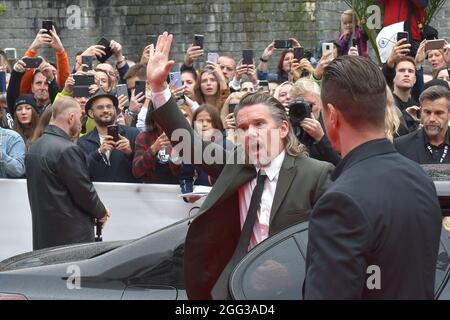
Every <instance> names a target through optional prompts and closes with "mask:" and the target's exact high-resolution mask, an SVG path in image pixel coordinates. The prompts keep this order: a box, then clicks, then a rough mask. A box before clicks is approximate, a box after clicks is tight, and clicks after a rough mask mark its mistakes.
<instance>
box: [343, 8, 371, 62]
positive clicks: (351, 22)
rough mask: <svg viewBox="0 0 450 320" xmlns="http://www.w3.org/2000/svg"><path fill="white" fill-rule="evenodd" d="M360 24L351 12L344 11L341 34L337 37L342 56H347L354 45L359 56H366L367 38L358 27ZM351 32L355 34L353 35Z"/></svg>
mask: <svg viewBox="0 0 450 320" xmlns="http://www.w3.org/2000/svg"><path fill="white" fill-rule="evenodd" d="M360 24H361V23H360V22H359V21H358V17H357V16H356V14H355V13H354V12H353V10H346V11H344V13H343V14H342V15H341V29H342V33H341V35H340V36H339V39H338V44H339V46H340V47H341V52H342V55H347V54H348V51H349V50H350V48H351V47H353V46H354V45H353V44H355V45H356V46H357V47H358V53H359V55H360V56H363V57H366V56H367V40H368V38H367V35H366V33H365V32H364V30H363V29H362V28H361V27H360V26H359V25H360ZM353 30H354V32H355V34H353ZM353 40H354V41H353Z"/></svg>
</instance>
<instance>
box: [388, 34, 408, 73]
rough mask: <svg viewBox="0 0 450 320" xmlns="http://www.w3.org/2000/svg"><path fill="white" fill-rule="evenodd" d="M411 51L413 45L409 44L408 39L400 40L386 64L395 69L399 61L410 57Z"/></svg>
mask: <svg viewBox="0 0 450 320" xmlns="http://www.w3.org/2000/svg"><path fill="white" fill-rule="evenodd" d="M410 51H411V44H410V43H408V39H406V38H403V39H400V40H399V41H397V43H396V44H395V46H394V48H393V49H392V52H391V54H390V56H389V58H388V59H387V61H386V64H387V65H388V67H389V68H394V67H395V64H396V63H397V61H398V59H400V58H401V57H404V56H406V55H408V53H409V52H410Z"/></svg>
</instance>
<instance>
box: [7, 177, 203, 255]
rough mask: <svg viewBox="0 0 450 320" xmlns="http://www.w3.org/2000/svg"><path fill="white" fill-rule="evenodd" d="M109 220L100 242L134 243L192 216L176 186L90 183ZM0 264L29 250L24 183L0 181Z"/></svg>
mask: <svg viewBox="0 0 450 320" xmlns="http://www.w3.org/2000/svg"><path fill="white" fill-rule="evenodd" d="M94 185H95V189H96V190H97V192H98V194H99V196H100V199H101V200H102V201H103V203H104V204H105V205H106V206H107V207H108V208H109V209H110V212H111V218H110V219H109V220H108V223H107V225H106V227H105V229H104V230H103V241H114V240H127V239H136V238H139V237H142V236H144V235H147V234H149V233H151V232H153V231H156V230H158V229H161V228H163V227H165V226H168V225H170V224H172V223H175V222H177V221H179V220H182V219H184V218H187V217H189V216H190V215H191V216H192V215H194V214H195V213H196V212H197V210H198V209H196V207H198V206H199V205H200V204H201V201H202V200H200V201H197V202H196V203H195V204H189V203H186V202H184V201H183V199H182V198H180V197H179V196H178V195H179V194H180V187H179V186H177V185H154V184H124V183H94ZM0 208H1V209H0V261H1V260H3V259H6V258H9V257H11V256H14V255H17V254H20V253H24V252H28V251H31V250H32V228H31V211H30V205H29V202H28V194H27V184H26V180H7V179H0Z"/></svg>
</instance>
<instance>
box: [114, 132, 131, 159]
mask: <svg viewBox="0 0 450 320" xmlns="http://www.w3.org/2000/svg"><path fill="white" fill-rule="evenodd" d="M116 150H118V151H121V152H123V153H125V155H127V156H130V155H131V154H132V153H133V150H132V149H131V146H130V140H128V139H127V138H125V137H123V136H121V135H120V134H119V141H117V142H116Z"/></svg>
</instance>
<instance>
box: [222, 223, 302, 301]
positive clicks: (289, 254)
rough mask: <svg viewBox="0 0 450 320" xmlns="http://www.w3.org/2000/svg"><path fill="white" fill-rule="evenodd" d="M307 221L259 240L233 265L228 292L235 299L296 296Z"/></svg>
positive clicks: (300, 293) (299, 281)
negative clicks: (256, 244)
mask: <svg viewBox="0 0 450 320" xmlns="http://www.w3.org/2000/svg"><path fill="white" fill-rule="evenodd" d="M307 241H308V223H307V222H304V223H301V224H298V225H295V226H292V227H290V228H288V229H286V230H284V231H282V232H280V233H278V234H277V235H275V236H273V237H270V238H268V239H267V240H265V241H264V242H262V243H260V244H259V245H258V246H257V247H255V249H254V250H252V251H250V252H249V253H248V254H247V255H246V256H245V257H244V259H243V260H242V261H241V262H240V263H239V264H238V265H237V266H236V268H235V270H234V271H233V273H232V275H231V277H230V292H231V295H232V297H233V298H234V299H236V300H299V299H302V292H301V291H302V286H303V280H304V278H305V258H306V245H307Z"/></svg>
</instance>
